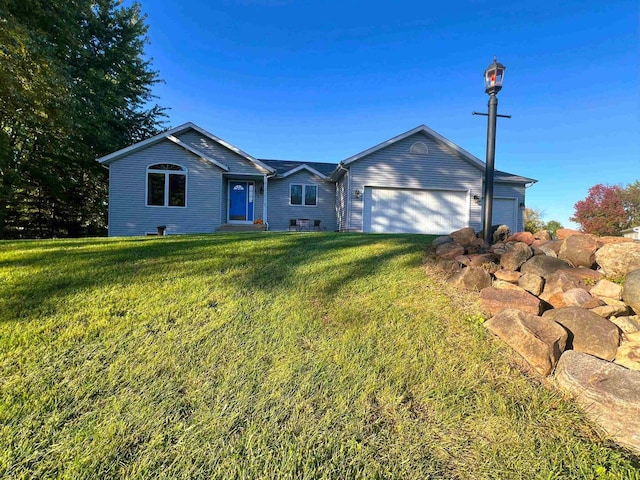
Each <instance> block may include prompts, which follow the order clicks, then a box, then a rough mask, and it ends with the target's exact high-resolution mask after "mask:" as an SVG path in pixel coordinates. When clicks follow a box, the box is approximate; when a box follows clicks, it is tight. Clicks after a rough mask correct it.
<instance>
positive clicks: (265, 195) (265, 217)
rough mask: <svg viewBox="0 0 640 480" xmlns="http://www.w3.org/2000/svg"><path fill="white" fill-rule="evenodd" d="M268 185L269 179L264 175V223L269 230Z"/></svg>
mask: <svg viewBox="0 0 640 480" xmlns="http://www.w3.org/2000/svg"><path fill="white" fill-rule="evenodd" d="M268 186H269V179H268V177H267V176H266V175H264V176H263V179H262V188H263V193H262V223H263V224H264V226H265V228H266V229H267V230H268V229H269V223H268V221H267V198H268V193H267V190H268Z"/></svg>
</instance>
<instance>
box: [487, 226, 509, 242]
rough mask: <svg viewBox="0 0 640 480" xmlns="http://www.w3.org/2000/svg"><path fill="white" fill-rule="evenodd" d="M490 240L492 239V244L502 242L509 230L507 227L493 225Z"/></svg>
mask: <svg viewBox="0 0 640 480" xmlns="http://www.w3.org/2000/svg"><path fill="white" fill-rule="evenodd" d="M491 233H492V235H491V238H492V239H493V243H498V242H504V241H505V240H506V239H507V237H508V236H509V234H510V233H511V230H510V229H509V227H508V226H507V225H493V226H492V227H491Z"/></svg>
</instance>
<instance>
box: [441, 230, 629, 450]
mask: <svg viewBox="0 0 640 480" xmlns="http://www.w3.org/2000/svg"><path fill="white" fill-rule="evenodd" d="M504 229H505V228H504V226H503V227H501V230H500V231H501V232H502V234H501V235H499V236H494V238H495V240H496V242H495V243H494V244H493V245H489V244H487V243H486V242H484V241H483V240H481V239H479V238H477V236H476V234H475V232H474V231H473V229H471V228H464V229H462V230H458V231H456V232H452V233H451V234H450V235H448V236H443V237H438V238H436V239H435V240H434V242H433V245H434V247H435V253H436V257H437V259H438V262H439V264H440V265H441V266H442V267H444V269H445V270H446V271H447V272H450V273H451V276H450V278H449V281H450V282H451V283H453V284H455V285H457V286H459V287H462V288H465V289H469V290H477V291H478V292H479V294H480V307H481V309H482V311H483V313H484V315H485V317H486V318H487V321H486V322H485V326H486V328H487V329H488V330H489V331H491V332H492V333H494V334H495V335H497V336H499V337H500V338H501V339H502V340H504V341H505V342H506V343H507V344H508V345H510V346H511V347H512V348H513V349H514V350H515V351H516V352H518V353H519V354H520V355H521V356H522V357H523V358H524V359H525V360H526V361H527V362H528V363H529V364H530V365H531V367H532V368H533V370H534V371H536V372H538V373H539V374H540V375H543V376H548V375H551V374H553V372H554V371H555V375H554V377H553V378H554V381H555V383H556V384H557V385H558V386H559V387H560V388H562V389H563V390H564V391H567V392H569V393H570V394H572V395H573V396H574V398H575V399H576V401H577V402H578V403H580V404H582V405H583V407H584V409H585V411H586V412H587V414H588V415H590V416H591V418H592V419H593V420H594V421H595V422H596V423H597V424H598V425H600V427H601V428H602V429H603V430H604V431H605V432H606V433H607V434H608V435H609V436H611V437H612V438H613V439H614V440H616V441H617V442H618V443H620V444H621V445H623V446H625V447H627V448H630V449H631V450H633V451H634V452H635V453H640V317H639V314H640V241H635V240H632V239H627V238H622V237H597V236H594V235H587V234H582V233H580V232H577V231H574V230H568V229H561V230H558V232H557V238H556V239H552V238H551V235H550V234H549V232H546V231H542V232H537V233H535V234H531V233H529V232H518V233H515V234H513V235H505V234H504ZM633 412H635V414H633ZM630 417H633V418H630Z"/></svg>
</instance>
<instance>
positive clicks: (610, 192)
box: [570, 184, 629, 235]
mask: <svg viewBox="0 0 640 480" xmlns="http://www.w3.org/2000/svg"><path fill="white" fill-rule="evenodd" d="M621 192H622V188H621V187H619V186H617V185H613V186H608V185H602V184H598V185H594V186H593V187H591V188H590V189H589V194H588V195H587V198H585V199H584V200H580V201H579V202H577V203H576V204H575V205H574V207H573V208H574V210H575V213H574V216H573V217H571V218H570V220H571V221H572V222H576V223H579V224H580V227H581V228H580V229H581V230H582V231H583V232H585V233H592V234H594V235H619V234H620V231H621V230H624V229H625V228H627V227H628V226H629V217H628V215H627V213H626V212H625V209H624V205H623V202H622V197H621Z"/></svg>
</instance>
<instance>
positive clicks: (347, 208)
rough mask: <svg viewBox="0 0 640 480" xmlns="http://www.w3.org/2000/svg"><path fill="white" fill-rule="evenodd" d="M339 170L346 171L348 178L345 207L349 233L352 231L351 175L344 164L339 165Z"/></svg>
mask: <svg viewBox="0 0 640 480" xmlns="http://www.w3.org/2000/svg"><path fill="white" fill-rule="evenodd" d="M338 168H340V169H342V170H344V171H345V175H346V176H347V195H346V201H347V204H346V205H345V209H346V215H347V223H346V228H345V230H346V231H347V232H348V231H350V230H351V175H349V169H348V168H344V167H343V166H342V163H339V164H338Z"/></svg>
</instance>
